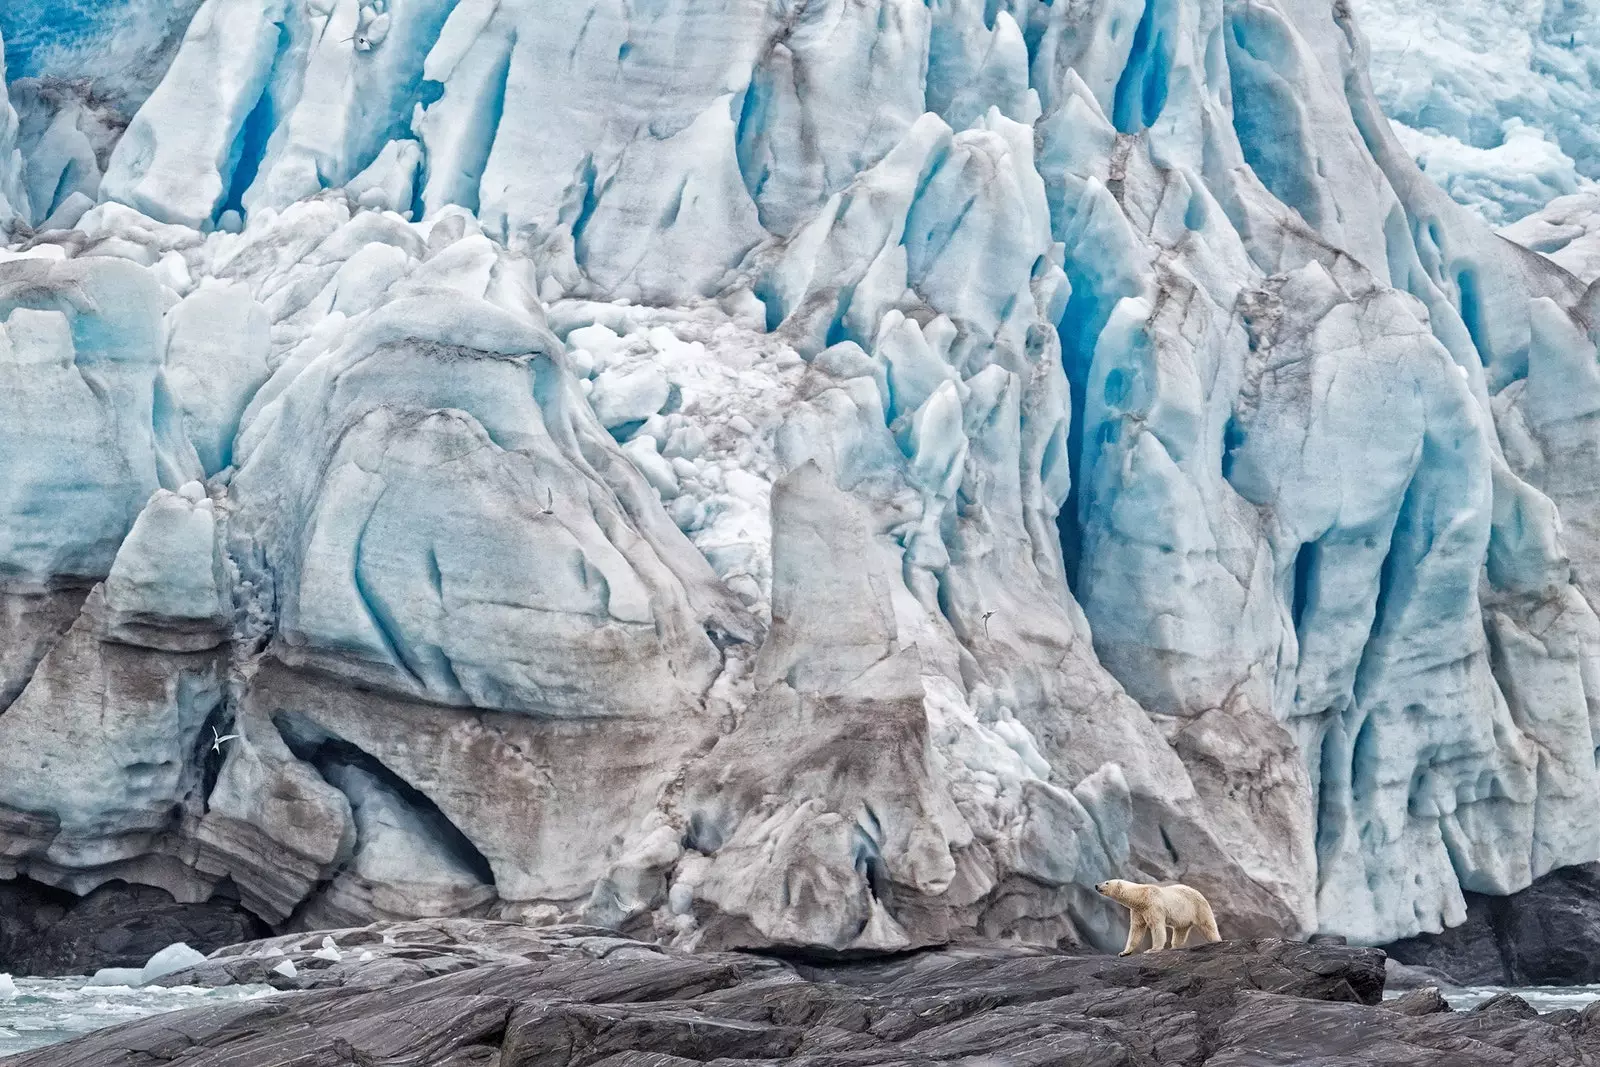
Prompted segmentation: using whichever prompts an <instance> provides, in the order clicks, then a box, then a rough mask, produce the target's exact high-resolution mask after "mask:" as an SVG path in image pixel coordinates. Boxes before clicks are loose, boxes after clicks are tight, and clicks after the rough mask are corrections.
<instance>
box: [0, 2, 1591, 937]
mask: <svg viewBox="0 0 1600 1067" xmlns="http://www.w3.org/2000/svg"><path fill="white" fill-rule="evenodd" d="M1393 6H1394V7H1395V10H1398V5H1393ZM69 8H70V9H71V10H72V11H74V12H77V14H76V15H72V16H71V17H68V14H67V11H68V9H69ZM29 10H30V11H31V12H34V13H35V14H33V15H30V14H28V13H23V14H21V15H19V14H17V13H15V12H13V11H9V10H8V11H6V12H0V32H4V33H5V34H7V35H8V36H9V37H10V38H11V39H12V40H13V41H22V42H23V43H22V44H20V45H16V44H13V45H11V46H8V49H7V51H6V53H5V54H6V57H7V62H8V63H10V64H11V65H12V66H13V67H14V68H15V69H16V71H17V73H13V75H12V76H11V77H10V79H9V81H8V82H7V93H6V96H5V102H4V103H3V104H0V224H3V225H4V226H5V228H6V232H7V234H8V238H7V242H6V245H5V248H4V250H3V251H0V382H3V383H4V385H3V388H0V604H3V610H0V709H3V710H0V877H26V878H29V879H33V880H35V881H37V882H42V883H46V884H49V885H52V886H57V887H61V888H65V889H68V890H71V891H72V892H75V893H79V894H85V893H88V892H91V891H92V890H94V889H95V888H96V887H98V886H101V885H103V884H106V883H107V882H110V881H114V880H123V881H128V882H136V883H141V884H147V885H152V886H158V887H160V888H162V889H165V890H166V891H167V892H168V893H170V894H171V895H172V896H173V897H174V898H176V899H177V900H180V901H191V902H197V901H203V900H207V899H212V898H213V897H230V898H231V897H235V896H236V897H237V898H238V899H239V900H240V901H242V903H243V906H244V907H246V908H248V909H249V910H250V911H252V912H253V913H255V914H256V915H258V916H259V917H261V918H262V919H264V920H265V921H267V922H268V923H270V924H272V925H273V926H274V927H276V928H278V929H285V930H287V929H310V928H317V927H328V926H337V925H348V924H354V923H360V922H366V921H370V920H373V919H379V918H383V919H400V918H411V917H419V916H436V915H487V916H495V917H502V918H510V919H517V920H521V921H526V922H532V923H538V922H549V921H557V920H563V919H566V920H573V919H576V920H581V921H584V922H589V923H594V924H598V925H603V926H607V927H611V928H615V929H618V930H622V931H626V932H628V933H630V934H636V935H640V936H647V937H651V938H655V939H658V940H661V941H664V942H670V943H672V944H675V945H679V946H683V947H690V948H695V947H698V948H706V949H714V948H728V947H761V946H779V947H793V948H804V949H809V950H827V951H833V952H872V951H890V950H897V949H903V948H908V947H915V946H921V945H928V944H937V943H943V942H948V941H952V940H959V939H961V938H964V937H975V936H981V937H997V938H1014V939H1019V940H1024V941H1031V942H1040V943H1050V944H1082V945H1089V946H1095V947H1099V948H1115V947H1117V946H1118V945H1120V943H1121V940H1122V930H1121V929H1120V928H1119V924H1120V923H1121V922H1122V919H1121V918H1120V917H1119V916H1118V915H1117V914H1116V913H1115V912H1114V910H1113V909H1111V908H1110V907H1109V906H1108V905H1107V904H1106V903H1105V902H1104V901H1103V900H1102V899H1101V898H1099V897H1098V896H1097V895H1096V894H1095V893H1094V892H1093V891H1092V886H1093V884H1094V883H1095V882H1097V881H1100V880H1103V879H1105V878H1108V877H1119V876H1120V877H1133V878H1138V879H1143V880H1154V879H1181V880H1183V881H1185V882H1187V883H1189V884H1192V885H1194V886H1196V887H1198V888H1200V889H1202V890H1203V891H1204V892H1206V893H1207V894H1208V896H1210V897H1211V898H1212V899H1213V900H1214V901H1217V902H1219V904H1218V911H1219V915H1220V918H1221V924H1222V927H1223V931H1224V934H1226V935H1231V936H1244V935H1268V934H1271V935H1284V936H1305V935H1308V934H1311V933H1314V932H1321V933H1326V934H1337V935H1343V936H1345V937H1347V938H1349V939H1351V940H1352V941H1358V942H1363V943H1382V942H1386V941H1389V940H1393V939H1396V938H1400V937H1405V936H1409V935H1412V934H1415V933H1418V932H1424V931H1438V930H1440V929H1442V928H1443V927H1445V926H1447V925H1453V924H1456V923H1459V922H1460V921H1462V919H1463V918H1464V917H1465V909H1464V901H1463V896H1462V894H1463V892H1464V891H1472V892H1481V893H1500V894H1504V893H1511V892H1514V891H1516V890H1518V889H1521V888H1523V887H1525V886H1527V885H1528V884H1529V883H1530V882H1531V881H1532V880H1533V879H1534V878H1537V877H1539V876H1541V875H1543V874H1545V873H1547V872H1548V871H1550V870H1553V869H1555V868H1557V867H1561V866H1564V865H1569V864H1575V863H1582V862H1588V861H1591V860H1594V859H1596V858H1600V774H1597V767H1596V751H1597V746H1596V736H1597V729H1600V621H1597V618H1596V614H1595V609H1594V598H1595V596H1596V595H1597V594H1600V492H1597V489H1596V482H1595V479H1594V474H1593V472H1594V471H1595V470H1596V464H1597V463H1600V436H1597V429H1596V428H1597V427H1600V421H1597V420H1600V356H1597V342H1600V325H1597V324H1600V286H1596V285H1595V284H1594V283H1595V275H1596V274H1600V269H1596V268H1594V267H1592V266H1590V265H1589V264H1594V263H1600V252H1595V251H1594V249H1595V248H1597V247H1600V245H1595V244H1594V243H1592V242H1593V239H1592V238H1591V237H1590V235H1591V234H1595V233H1600V223H1597V222H1596V221H1595V220H1596V219H1600V206H1597V205H1593V204H1591V202H1590V201H1589V200H1587V199H1585V198H1584V197H1585V194H1584V192H1583V190H1581V189H1578V188H1577V187H1576V186H1574V187H1573V189H1574V190H1575V194H1574V195H1575V196H1576V199H1574V198H1573V197H1567V198H1564V199H1558V200H1556V201H1554V202H1553V203H1551V204H1550V205H1549V206H1548V207H1543V208H1542V210H1541V211H1540V212H1537V213H1531V214H1529V215H1528V216H1527V217H1526V218H1524V219H1523V220H1522V221H1521V222H1518V223H1517V224H1516V225H1515V226H1513V227H1511V228H1509V229H1507V230H1506V231H1505V235H1504V236H1502V235H1499V234H1496V233H1494V232H1493V231H1491V229H1490V228H1489V224H1488V223H1487V222H1485V220H1484V219H1483V218H1482V217H1481V216H1480V215H1479V214H1478V213H1476V212H1475V211H1474V210H1472V209H1470V208H1469V207H1466V206H1463V205H1462V204H1460V203H1457V202H1456V201H1455V200H1453V199H1452V198H1451V195H1449V193H1447V192H1446V191H1445V190H1444V189H1442V188H1441V187H1440V185H1439V184H1437V183H1436V182H1435V181H1434V180H1432V176H1431V172H1430V174H1424V173H1423V171H1422V170H1421V169H1419V167H1418V165H1417V163H1416V161H1415V158H1414V156H1415V151H1414V145H1413V144H1411V143H1409V142H1408V141H1407V140H1406V139H1404V137H1403V135H1402V133H1400V132H1397V130H1396V127H1395V126H1394V125H1392V124H1391V121H1390V119H1389V118H1388V117H1387V116H1386V115H1385V113H1384V111H1383V109H1382V108H1381V107H1380V104H1379V97H1378V94H1377V93H1375V91H1374V87H1373V80H1372V78H1371V77H1370V76H1369V70H1370V69H1372V65H1373V55H1372V50H1371V48H1370V47H1369V45H1368V43H1367V38H1366V37H1365V36H1364V34H1363V31H1362V29H1361V26H1360V25H1359V24H1358V17H1359V16H1360V15H1361V14H1363V12H1361V11H1359V10H1358V12H1357V13H1352V10H1351V8H1350V7H1349V5H1348V4H1346V3H1345V2H1344V0H1077V2H1072V3H1063V2H1057V3H1054V4H1052V3H1046V2H1044V0H989V2H985V3H979V2H977V0H928V2H923V0H870V2H862V0H784V2H780V3H773V4H766V3H760V2H757V0H647V2H645V0H640V2H632V0H630V2H619V0H561V2H558V3H553V2H549V0H546V2H542V3H535V2H532V0H204V2H203V3H200V4H198V5H197V6H196V7H195V8H194V10H193V13H192V18H186V19H177V18H176V16H173V19H174V21H171V22H169V21H168V18H169V15H171V13H172V12H174V11H178V10H179V8H176V7H174V8H170V9H169V8H161V9H160V10H159V11H156V10H153V9H152V8H151V6H150V5H149V4H145V3H136V2H133V0H103V2H100V3H86V4H84V3H79V4H64V3H63V4H62V5H52V4H49V3H47V4H44V5H37V6H34V7H31V8H30V9H29ZM183 14H184V15H185V16H187V14H188V12H187V11H184V12H183ZM74 19H78V20H79V21H74ZM179 23H181V29H180V28H178V24H179ZM107 27H110V28H112V29H113V30H114V29H116V28H119V27H120V28H123V29H126V28H129V27H135V28H138V30H139V32H140V33H141V34H143V35H144V37H143V38H141V39H146V40H148V41H149V42H151V43H150V45H149V47H148V48H147V49H146V50H145V53H144V54H145V55H146V57H147V58H148V57H159V60H160V61H159V63H156V65H157V66H158V67H159V70H158V71H155V72H152V71H151V70H149V69H148V68H149V66H150V64H151V63H155V62H156V61H155V59H151V60H150V62H147V63H145V64H144V65H143V66H140V65H138V64H131V65H130V64H122V63H120V60H121V59H123V58H126V55H125V53H124V52H122V51H118V49H121V48H123V47H125V45H123V44H118V43H116V42H121V41H124V40H125V38H124V37H123V36H121V35H119V34H118V33H115V32H111V31H108V30H107ZM102 54H104V55H106V56H107V65H106V66H105V68H104V69H105V70H107V71H109V72H110V73H108V74H107V75H106V77H107V78H108V79H109V80H110V84H109V85H108V86H107V87H106V88H105V89H104V90H97V89H96V88H95V85H94V83H93V81H92V80H90V81H88V82H83V81H74V80H72V79H71V78H70V77H67V76H66V74H67V73H70V72H71V64H72V63H74V62H81V63H82V64H83V67H82V68H81V69H82V71H83V72H84V74H85V76H87V75H88V73H89V72H90V69H91V64H90V61H89V60H88V59H84V58H81V57H92V56H99V55H102ZM73 57H80V58H79V59H74V58H73ZM114 60H115V61H118V62H113V61H114ZM1566 144H1567V142H1562V145H1563V149H1562V150H1563V151H1570V152H1577V148H1576V147H1574V148H1571V149H1568V148H1567V147H1565V146H1566ZM1572 158H1574V159H1577V158H1580V157H1579V155H1573V156H1572ZM1581 158H1583V159H1588V158H1589V157H1588V156H1582V157H1581ZM1558 191H1567V190H1565V189H1564V188H1563V189H1562V190H1558ZM1541 195H1542V194H1541ZM1541 206H1542V205H1541ZM1519 242H1520V243H1519ZM213 730H217V731H219V732H220V733H223V734H227V733H233V734H237V735H238V738H237V739H236V740H234V741H230V742H228V743H226V744H225V745H214V744H213V742H212V737H213V734H212V731H213Z"/></svg>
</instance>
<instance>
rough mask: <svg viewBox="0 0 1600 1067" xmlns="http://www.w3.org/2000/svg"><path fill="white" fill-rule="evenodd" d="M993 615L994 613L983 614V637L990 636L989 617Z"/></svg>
mask: <svg viewBox="0 0 1600 1067" xmlns="http://www.w3.org/2000/svg"><path fill="white" fill-rule="evenodd" d="M993 614H994V612H993V611H986V612H984V613H983V636H985V637H988V636H989V616H991V615H993Z"/></svg>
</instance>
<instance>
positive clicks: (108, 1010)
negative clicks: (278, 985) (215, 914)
mask: <svg viewBox="0 0 1600 1067" xmlns="http://www.w3.org/2000/svg"><path fill="white" fill-rule="evenodd" d="M274 992H275V990H273V989H272V988H271V987H270V986H260V985H257V986H229V987H227V988H224V989H200V988H197V987H193V986H180V987H178V988H175V989H162V988H160V987H159V986H145V987H143V988H141V989H134V988H131V987H129V986H91V985H89V980H88V979H87V978H17V979H14V980H11V981H7V980H6V978H5V976H4V975H0V1057H3V1056H10V1055H14V1054H15V1053H18V1052H26V1051H27V1050H28V1049H33V1048H39V1047H41V1046H43V1045H53V1044H55V1043H56V1042H58V1041H67V1040H69V1039H71V1038H74V1037H77V1036H79V1035H80V1034H86V1033H88V1032H90V1031H91V1030H98V1029H100V1028H101V1027H104V1026H115V1025H116V1024H118V1023H125V1022H128V1021H129V1020H131V1019H139V1018H143V1017H144V1016H146V1015H156V1014H158V1013H160V1012H164V1011H178V1010H179V1009H181V1008H193V1007H198V1006H200V1005H202V1004H215V1003H219V1002H222V1001H236V1000H254V999H256V998H258V997H266V996H272V995H273V994H274Z"/></svg>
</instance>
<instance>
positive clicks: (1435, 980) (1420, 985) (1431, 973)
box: [1383, 956, 1457, 992]
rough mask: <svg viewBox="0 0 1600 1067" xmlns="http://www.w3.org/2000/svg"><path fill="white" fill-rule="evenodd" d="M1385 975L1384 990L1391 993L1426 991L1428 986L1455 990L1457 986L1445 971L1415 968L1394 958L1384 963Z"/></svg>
mask: <svg viewBox="0 0 1600 1067" xmlns="http://www.w3.org/2000/svg"><path fill="white" fill-rule="evenodd" d="M1383 974H1384V982H1383V985H1384V988H1385V989H1388V990H1390V991H1391V992H1393V991H1395V990H1399V989H1424V988H1426V987H1428V986H1437V987H1439V988H1440V989H1454V988H1456V986H1457V983H1456V982H1455V980H1454V979H1452V978H1451V977H1450V975H1448V974H1445V973H1444V972H1443V971H1436V970H1434V969H1433V968H1431V967H1413V966H1411V965H1410V964H1405V963H1401V962H1400V961H1399V960H1397V959H1395V958H1394V957H1392V956H1391V957H1390V958H1389V959H1387V960H1385V961H1384V964H1383Z"/></svg>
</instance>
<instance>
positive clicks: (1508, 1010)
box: [1472, 993, 1539, 1019]
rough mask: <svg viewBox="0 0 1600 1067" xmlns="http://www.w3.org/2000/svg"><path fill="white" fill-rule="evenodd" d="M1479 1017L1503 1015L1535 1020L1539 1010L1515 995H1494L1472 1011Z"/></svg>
mask: <svg viewBox="0 0 1600 1067" xmlns="http://www.w3.org/2000/svg"><path fill="white" fill-rule="evenodd" d="M1472 1010H1473V1011H1475V1012H1477V1013H1478V1014H1479V1015H1505V1016H1508V1017H1510V1018H1513V1019H1537V1018H1538V1017H1539V1009H1538V1008H1535V1007H1534V1006H1533V1005H1532V1004H1529V1003H1528V1002H1527V1001H1526V1000H1523V999H1522V998H1521V997H1519V996H1517V995H1516V994H1515V993H1496V994H1495V995H1494V996H1492V997H1490V998H1489V999H1488V1000H1486V1001H1484V1002H1483V1003H1482V1004H1479V1005H1478V1006H1477V1007H1475V1008H1473V1009H1472Z"/></svg>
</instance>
